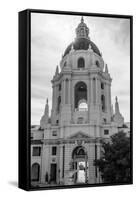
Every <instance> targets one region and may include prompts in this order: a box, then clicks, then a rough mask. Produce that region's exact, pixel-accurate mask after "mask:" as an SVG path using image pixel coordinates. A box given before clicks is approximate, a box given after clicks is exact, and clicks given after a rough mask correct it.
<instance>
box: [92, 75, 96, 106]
mask: <svg viewBox="0 0 136 200" xmlns="http://www.w3.org/2000/svg"><path fill="white" fill-rule="evenodd" d="M93 103H94V104H95V103H96V79H95V78H93Z"/></svg>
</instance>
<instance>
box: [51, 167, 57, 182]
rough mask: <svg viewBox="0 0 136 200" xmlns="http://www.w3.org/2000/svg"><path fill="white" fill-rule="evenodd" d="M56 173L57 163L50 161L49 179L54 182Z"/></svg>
mask: <svg viewBox="0 0 136 200" xmlns="http://www.w3.org/2000/svg"><path fill="white" fill-rule="evenodd" d="M56 175H57V164H56V163H51V170H50V181H51V182H52V183H56V177H57V176H56Z"/></svg>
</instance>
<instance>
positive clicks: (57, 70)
mask: <svg viewBox="0 0 136 200" xmlns="http://www.w3.org/2000/svg"><path fill="white" fill-rule="evenodd" d="M58 73H59V68H58V65H57V66H56V73H55V75H57V74H58Z"/></svg>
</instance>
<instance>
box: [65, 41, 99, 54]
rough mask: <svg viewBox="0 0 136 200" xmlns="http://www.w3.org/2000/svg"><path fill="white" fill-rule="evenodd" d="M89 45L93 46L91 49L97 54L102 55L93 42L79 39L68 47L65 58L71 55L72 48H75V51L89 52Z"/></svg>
mask: <svg viewBox="0 0 136 200" xmlns="http://www.w3.org/2000/svg"><path fill="white" fill-rule="evenodd" d="M89 45H91V49H92V50H93V51H94V52H95V53H96V54H98V55H99V56H101V53H100V51H99V49H98V47H97V46H96V45H95V44H94V43H93V42H92V41H91V40H89V39H87V38H78V39H76V40H75V42H72V43H71V44H70V45H68V47H67V48H66V50H65V52H64V56H66V55H67V54H69V52H70V51H71V48H72V46H73V49H74V50H88V48H89Z"/></svg>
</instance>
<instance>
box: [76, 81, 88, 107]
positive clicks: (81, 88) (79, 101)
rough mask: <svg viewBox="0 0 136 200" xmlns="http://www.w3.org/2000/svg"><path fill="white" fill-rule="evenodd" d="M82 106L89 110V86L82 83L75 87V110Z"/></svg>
mask: <svg viewBox="0 0 136 200" xmlns="http://www.w3.org/2000/svg"><path fill="white" fill-rule="evenodd" d="M82 106H85V108H87V85H86V84H85V83H84V82H82V81H81V82H78V83H77V84H76V85H75V109H78V108H80V107H82Z"/></svg>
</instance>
